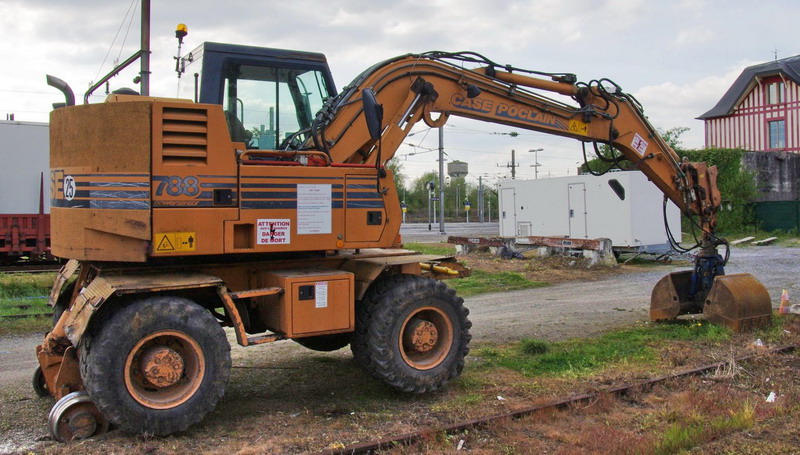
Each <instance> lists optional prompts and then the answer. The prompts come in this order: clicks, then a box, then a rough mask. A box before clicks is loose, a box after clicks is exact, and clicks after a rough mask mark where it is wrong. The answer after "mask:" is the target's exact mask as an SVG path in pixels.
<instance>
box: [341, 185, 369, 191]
mask: <svg viewBox="0 0 800 455" xmlns="http://www.w3.org/2000/svg"><path fill="white" fill-rule="evenodd" d="M373 188H375V185H347V189H354V190H371V189H373Z"/></svg>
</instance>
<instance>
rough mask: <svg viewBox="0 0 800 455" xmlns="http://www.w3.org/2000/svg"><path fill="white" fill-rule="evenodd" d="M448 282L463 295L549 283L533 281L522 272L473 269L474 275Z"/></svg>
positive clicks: (526, 287)
mask: <svg viewBox="0 0 800 455" xmlns="http://www.w3.org/2000/svg"><path fill="white" fill-rule="evenodd" d="M447 284H448V285H449V286H450V287H452V288H453V289H455V290H456V292H458V295H460V296H461V297H469V296H471V295H478V294H486V293H489V292H505V291H516V290H520V289H530V288H537V287H540V286H546V285H547V283H542V282H540V281H531V280H529V279H527V278H525V276H523V275H522V274H521V273H516V272H495V273H491V272H486V271H483V270H473V271H472V276H469V277H466V278H459V279H456V280H448V281H447Z"/></svg>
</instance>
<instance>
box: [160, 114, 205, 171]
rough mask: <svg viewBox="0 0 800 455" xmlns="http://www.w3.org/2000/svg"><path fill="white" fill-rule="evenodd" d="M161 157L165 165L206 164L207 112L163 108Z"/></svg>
mask: <svg viewBox="0 0 800 455" xmlns="http://www.w3.org/2000/svg"><path fill="white" fill-rule="evenodd" d="M162 119H163V121H162V136H161V145H162V152H161V153H162V156H163V159H164V162H165V163H168V162H179V163H203V164H204V163H206V159H207V158H208V111H206V110H205V109H196V108H184V107H179V108H177V107H165V108H164V112H163V116H162Z"/></svg>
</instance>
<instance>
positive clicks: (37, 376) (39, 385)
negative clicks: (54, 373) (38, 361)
mask: <svg viewBox="0 0 800 455" xmlns="http://www.w3.org/2000/svg"><path fill="white" fill-rule="evenodd" d="M31 385H32V386H33V391H34V392H35V393H36V396H37V397H39V398H44V397H49V396H50V391H48V390H47V384H45V381H44V373H42V367H40V366H39V367H36V370H34V372H33V378H32V379H31Z"/></svg>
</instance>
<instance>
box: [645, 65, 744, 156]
mask: <svg viewBox="0 0 800 455" xmlns="http://www.w3.org/2000/svg"><path fill="white" fill-rule="evenodd" d="M754 63H755V62H747V61H742V62H739V63H737V64H736V65H733V66H732V67H730V68H729V69H728V70H727V72H725V73H724V74H722V75H714V76H706V77H701V78H699V79H696V80H694V81H690V82H688V83H685V84H676V83H674V82H663V83H661V84H657V85H647V86H644V87H641V88H640V89H638V90H636V91H635V92H634V96H636V98H637V99H638V100H639V101H640V102H641V103H642V105H643V106H644V108H645V114H646V115H647V116H648V117H649V118H650V121H651V123H653V124H654V125H655V126H656V127H658V128H661V129H662V130H668V129H670V128H675V127H681V126H684V127H688V128H690V130H689V131H688V132H686V133H685V134H684V135H683V137H682V142H683V145H684V146H685V147H688V148H701V147H704V146H705V143H704V141H705V139H704V126H703V122H702V121H701V120H696V118H697V117H698V116H700V115H702V114H703V113H705V112H706V111H708V110H709V109H711V108H712V107H714V105H715V104H717V101H719V99H720V98H722V95H724V94H725V92H726V91H727V90H728V88H730V86H731V84H733V81H734V80H736V78H737V77H738V76H739V74H741V72H742V71H743V70H744V68H745V67H747V66H750V65H752V64H754Z"/></svg>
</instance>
